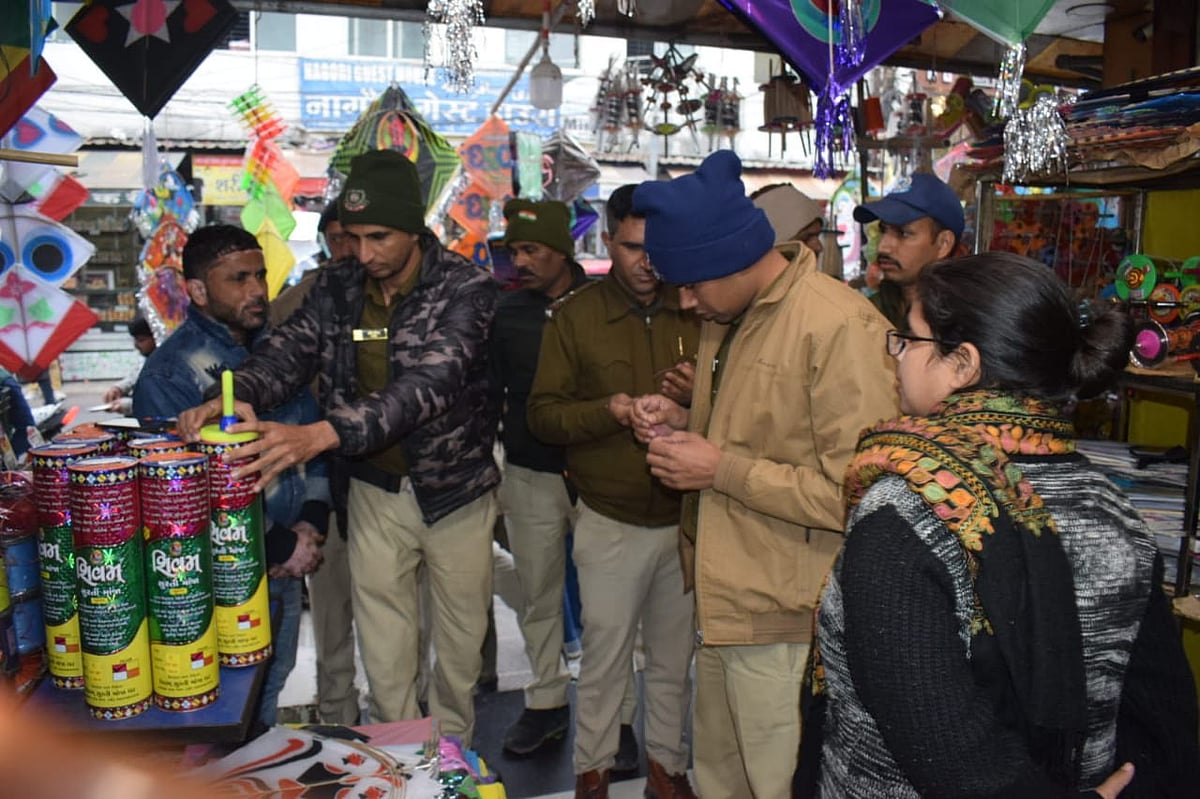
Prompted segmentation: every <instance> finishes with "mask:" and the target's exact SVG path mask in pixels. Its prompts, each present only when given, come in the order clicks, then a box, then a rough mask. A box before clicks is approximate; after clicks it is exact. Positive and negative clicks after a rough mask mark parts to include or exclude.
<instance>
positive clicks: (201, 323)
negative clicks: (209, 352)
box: [187, 303, 270, 352]
mask: <svg viewBox="0 0 1200 799" xmlns="http://www.w3.org/2000/svg"><path fill="white" fill-rule="evenodd" d="M187 315H188V319H190V320H191V321H192V324H194V325H195V326H196V327H198V328H200V330H201V331H203V333H204V335H206V336H210V337H212V338H213V339H214V340H215V341H218V342H220V343H221V344H222V345H224V346H226V347H229V348H230V349H233V348H235V347H241V348H242V349H244V350H246V351H247V352H253V351H254V347H255V345H257V344H258V342H259V341H261V340H262V338H263V337H264V336H266V335H267V333H268V332H269V331H268V328H269V327H270V323H265V324H263V326H262V327H260V328H259V329H258V331H257V332H255V333H254V334H253V335H251V336H250V340H249V341H247V342H246V343H245V344H242V343H241V342H239V341H238V340H237V339H235V338H234V337H233V334H232V333H230V332H229V326H228V325H226V324H225V323H224V322H219V321H217V320H216V319H213V318H212V317H211V316H209V315H208V314H206V313H205V312H204V311H202V310H200V309H199V308H197V307H196V306H195V305H192V304H190V303H189V304H188V307H187Z"/></svg>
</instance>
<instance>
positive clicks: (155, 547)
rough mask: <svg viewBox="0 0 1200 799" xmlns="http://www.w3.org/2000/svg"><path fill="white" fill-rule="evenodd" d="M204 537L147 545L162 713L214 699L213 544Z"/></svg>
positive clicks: (158, 698)
mask: <svg viewBox="0 0 1200 799" xmlns="http://www.w3.org/2000/svg"><path fill="white" fill-rule="evenodd" d="M206 533H207V531H203V532H201V534H199V535H192V536H184V537H180V538H159V539H155V540H152V541H150V542H148V543H147V544H146V579H147V582H148V583H149V590H148V592H147V601H148V604H149V614H150V651H151V656H152V657H153V661H154V701H155V704H157V705H158V706H159V707H161V708H163V709H164V710H172V711H186V710H196V709H198V708H202V707H206V706H207V705H209V704H211V703H212V702H213V701H215V700H216V698H217V695H218V681H219V679H220V677H219V672H218V669H217V628H216V624H215V622H214V619H213V592H212V551H211V549H212V543H211V541H210V540H209V536H208V535H207V534H206Z"/></svg>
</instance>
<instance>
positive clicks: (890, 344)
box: [887, 330, 946, 358]
mask: <svg viewBox="0 0 1200 799" xmlns="http://www.w3.org/2000/svg"><path fill="white" fill-rule="evenodd" d="M910 341H931V342H933V343H934V344H941V345H942V346H945V345H946V343H945V342H944V341H942V340H941V339H940V338H929V337H928V336H914V335H913V334H911V333H901V332H900V331H899V330H889V331H888V332H887V351H888V355H891V356H892V357H893V358H898V357H899V356H900V354H901V353H902V352H904V350H906V349H907V348H908V343H909V342H910Z"/></svg>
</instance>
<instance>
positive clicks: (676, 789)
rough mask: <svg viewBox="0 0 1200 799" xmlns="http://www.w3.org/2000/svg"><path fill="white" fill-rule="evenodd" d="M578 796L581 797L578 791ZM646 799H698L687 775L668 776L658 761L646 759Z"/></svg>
mask: <svg viewBox="0 0 1200 799" xmlns="http://www.w3.org/2000/svg"><path fill="white" fill-rule="evenodd" d="M575 795H576V796H579V793H578V790H576V794H575ZM644 795H645V797H646V799H696V794H695V792H693V791H692V784H691V783H690V782H688V778H687V773H686V772H685V773H682V774H668V773H667V770H666V769H665V768H663V766H662V764H661V763H659V762H658V761H657V760H655V759H653V758H650V757H647V758H646V792H645V794H644Z"/></svg>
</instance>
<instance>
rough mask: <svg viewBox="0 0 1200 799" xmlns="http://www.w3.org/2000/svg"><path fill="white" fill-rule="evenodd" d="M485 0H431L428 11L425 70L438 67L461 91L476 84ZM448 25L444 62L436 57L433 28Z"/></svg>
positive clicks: (467, 89) (458, 90) (444, 33)
mask: <svg viewBox="0 0 1200 799" xmlns="http://www.w3.org/2000/svg"><path fill="white" fill-rule="evenodd" d="M483 21H484V16H483V1H482V0H430V3H429V6H428V9H427V10H426V12H425V72H426V75H428V73H429V71H430V70H431V69H435V68H436V69H437V71H438V76H439V77H440V78H441V79H442V81H443V82H444V83H445V84H446V86H447V87H449V88H450V89H452V90H453V91H456V92H458V93H460V94H466V93H468V92H470V91H471V90H473V89H474V88H475V60H476V58H477V57H478V53H477V52H476V50H475V26H476V25H482V24H483ZM438 26H445V27H444V32H443V34H442V36H441V37H439V38H441V40H442V41H441V44H442V47H441V51H442V53H441V63H440V64H435V63H434V58H433V49H434V48H433V47H432V44H433V40H434V38H435V33H434V30H435V28H437V27H438Z"/></svg>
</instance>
